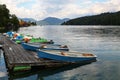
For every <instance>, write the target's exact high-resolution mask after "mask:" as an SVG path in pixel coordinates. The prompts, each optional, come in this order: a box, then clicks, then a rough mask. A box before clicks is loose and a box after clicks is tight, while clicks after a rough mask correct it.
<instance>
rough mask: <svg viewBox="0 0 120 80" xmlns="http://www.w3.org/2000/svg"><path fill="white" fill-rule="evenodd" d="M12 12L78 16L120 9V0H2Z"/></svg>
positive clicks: (60, 16) (26, 14)
mask: <svg viewBox="0 0 120 80" xmlns="http://www.w3.org/2000/svg"><path fill="white" fill-rule="evenodd" d="M1 3H4V4H6V5H7V7H8V9H9V10H10V12H11V13H12V14H16V15H17V16H18V17H31V18H35V19H37V20H40V19H43V18H46V17H50V16H52V17H58V18H66V17H68V18H76V17H81V16H86V15H93V14H100V13H103V12H109V11H110V12H113V11H119V10H120V5H119V4H120V1H119V0H104V1H103V0H84V1H83V0H1Z"/></svg>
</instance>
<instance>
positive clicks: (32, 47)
mask: <svg viewBox="0 0 120 80" xmlns="http://www.w3.org/2000/svg"><path fill="white" fill-rule="evenodd" d="M32 44H34V43H32ZM21 45H22V46H23V48H24V49H27V50H32V51H36V50H37V49H41V50H61V51H68V50H69V49H68V48H59V46H60V45H57V44H46V45H47V46H49V47H47V48H41V47H40V46H41V45H43V44H37V45H30V44H28V43H22V44H21Z"/></svg>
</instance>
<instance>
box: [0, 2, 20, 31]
mask: <svg viewBox="0 0 120 80" xmlns="http://www.w3.org/2000/svg"><path fill="white" fill-rule="evenodd" d="M0 27H1V28H0V30H1V29H2V31H10V30H14V31H16V30H18V28H19V20H18V18H17V17H16V15H14V14H12V15H11V14H10V13H9V10H8V9H7V7H6V5H5V4H0Z"/></svg>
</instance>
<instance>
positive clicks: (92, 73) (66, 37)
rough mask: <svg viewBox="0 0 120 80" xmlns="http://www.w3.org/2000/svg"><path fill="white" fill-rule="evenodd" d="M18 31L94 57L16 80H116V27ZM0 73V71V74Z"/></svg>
mask: <svg viewBox="0 0 120 80" xmlns="http://www.w3.org/2000/svg"><path fill="white" fill-rule="evenodd" d="M18 32H19V33H22V34H29V35H33V36H34V37H43V38H46V39H48V40H51V39H52V40H53V41H54V42H55V43H56V44H66V45H68V47H69V49H70V50H71V51H79V52H86V53H93V54H96V55H97V57H98V58H97V61H96V62H93V63H91V64H87V65H83V66H77V67H73V68H69V67H68V66H66V67H64V68H58V69H56V70H51V71H42V72H40V73H35V74H34V75H29V76H26V77H22V78H17V79H16V80H30V79H32V80H119V76H120V26H56V25H55V26H49V25H48V26H31V27H24V28H20V30H19V31H18ZM2 56H3V55H0V67H3V65H2V64H3V62H4V61H3V57H2ZM2 70H3V69H1V68H0V72H2ZM3 71H4V70H3ZM114 72H115V73H114ZM0 75H1V73H0ZM0 77H1V76H0ZM5 78H7V75H6V77H5ZM0 79H1V78H0Z"/></svg>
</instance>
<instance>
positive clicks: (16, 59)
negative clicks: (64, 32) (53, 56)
mask: <svg viewBox="0 0 120 80" xmlns="http://www.w3.org/2000/svg"><path fill="white" fill-rule="evenodd" d="M0 42H2V48H3V50H4V57H5V61H6V65H7V67H8V69H10V70H12V69H13V68H14V67H15V66H55V65H56V66H58V65H66V64H68V63H65V62H59V61H54V60H48V59H42V58H38V56H37V53H36V52H33V51H28V50H25V49H24V48H23V47H22V46H21V45H20V44H16V43H15V42H13V41H12V40H10V39H9V38H8V37H6V36H2V35H0Z"/></svg>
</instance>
